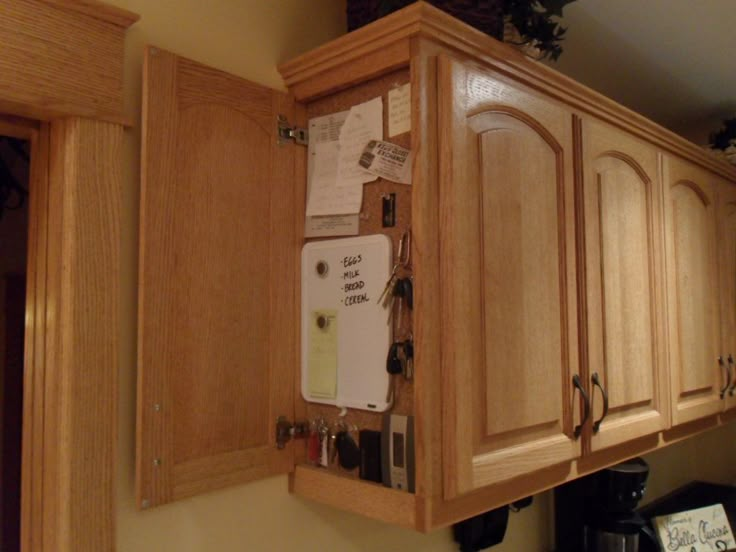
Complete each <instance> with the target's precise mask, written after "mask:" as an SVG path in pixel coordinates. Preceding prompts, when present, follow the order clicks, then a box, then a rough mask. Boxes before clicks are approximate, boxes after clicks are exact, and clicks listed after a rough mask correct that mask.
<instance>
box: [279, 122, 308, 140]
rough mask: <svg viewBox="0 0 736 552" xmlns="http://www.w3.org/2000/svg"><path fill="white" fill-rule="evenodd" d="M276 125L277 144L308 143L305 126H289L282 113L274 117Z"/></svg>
mask: <svg viewBox="0 0 736 552" xmlns="http://www.w3.org/2000/svg"><path fill="white" fill-rule="evenodd" d="M276 125H277V129H278V136H279V145H284V144H289V143H291V142H296V143H297V144H301V145H302V146H308V145H309V131H308V130H307V129H306V128H300V127H294V126H291V125H290V124H289V121H288V120H287V118H286V117H284V116H283V115H279V116H278V117H277V118H276Z"/></svg>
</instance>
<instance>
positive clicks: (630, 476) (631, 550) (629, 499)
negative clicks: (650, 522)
mask: <svg viewBox="0 0 736 552" xmlns="http://www.w3.org/2000/svg"><path fill="white" fill-rule="evenodd" d="M648 475H649V466H648V465H647V463H646V462H645V461H644V460H642V459H641V458H633V459H631V460H627V461H626V462H622V463H620V464H616V465H615V466H611V467H610V468H606V469H604V470H601V471H599V472H598V473H596V474H595V476H594V481H593V484H594V486H595V489H594V491H593V494H592V495H591V496H590V498H589V502H588V508H586V514H585V525H584V527H583V550H584V551H585V552H638V550H639V538H640V535H642V534H644V535H645V536H646V537H653V536H654V535H653V534H650V533H651V531H650V530H649V527H648V526H647V523H646V521H645V520H644V519H643V518H642V517H641V516H640V515H639V514H638V513H637V512H636V506H637V505H638V504H639V501H640V500H641V499H642V498H643V497H644V492H645V491H646V482H647V476H648Z"/></svg>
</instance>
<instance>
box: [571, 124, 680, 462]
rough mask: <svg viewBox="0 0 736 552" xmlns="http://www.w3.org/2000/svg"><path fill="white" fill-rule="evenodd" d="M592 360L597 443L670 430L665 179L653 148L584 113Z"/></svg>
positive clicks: (599, 446)
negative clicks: (663, 212) (597, 384)
mask: <svg viewBox="0 0 736 552" xmlns="http://www.w3.org/2000/svg"><path fill="white" fill-rule="evenodd" d="M582 146H583V147H582V154H583V157H582V165H583V167H584V170H585V174H584V179H583V182H582V183H581V184H582V187H583V189H582V193H583V195H584V209H585V213H584V227H583V228H581V231H582V232H584V234H585V235H584V236H583V239H584V243H585V287H586V290H587V293H586V295H587V310H586V312H585V313H584V315H583V316H584V319H585V322H584V323H586V324H587V334H586V335H587V343H586V345H587V347H588V351H587V362H588V367H587V368H588V370H587V373H586V374H585V376H586V380H587V381H588V382H589V387H590V393H591V397H592V405H593V413H592V416H593V419H594V420H600V419H601V418H602V416H603V396H602V393H603V391H602V390H601V389H599V388H597V387H595V386H593V385H592V376H593V374H594V373H597V374H598V375H599V377H600V381H601V386H602V388H603V390H605V391H606V393H607V395H608V405H609V412H608V414H607V416H606V418H605V420H603V422H602V423H601V425H600V428H599V431H597V432H595V433H592V435H591V436H592V439H591V449H592V450H600V449H602V448H605V447H608V446H612V445H615V444H618V443H621V442H624V441H627V440H630V439H634V438H637V437H641V436H643V435H646V434H647V433H654V432H656V431H659V430H662V429H665V428H666V427H667V426H668V423H669V419H668V415H669V408H668V404H669V400H668V393H667V388H668V381H669V380H668V375H669V374H668V372H667V359H666V350H665V348H664V346H665V335H664V326H663V323H664V315H665V310H664V303H663V296H662V294H661V290H662V289H663V287H664V274H663V266H662V259H663V244H662V243H661V232H658V231H657V229H658V228H660V227H661V224H662V220H661V210H662V206H661V195H662V194H661V177H660V174H659V155H658V151H657V148H655V147H654V146H652V145H650V144H648V143H646V142H641V141H639V140H636V139H634V138H632V137H630V136H628V135H626V134H624V133H623V132H621V131H620V130H618V129H615V128H613V127H611V126H609V125H607V124H604V123H601V122H599V121H596V120H594V119H589V118H588V119H583V126H582Z"/></svg>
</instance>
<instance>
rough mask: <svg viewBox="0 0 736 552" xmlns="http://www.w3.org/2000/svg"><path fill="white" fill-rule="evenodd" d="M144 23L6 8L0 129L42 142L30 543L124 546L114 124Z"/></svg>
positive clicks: (32, 286) (28, 388) (64, 10)
mask: <svg viewBox="0 0 736 552" xmlns="http://www.w3.org/2000/svg"><path fill="white" fill-rule="evenodd" d="M136 20H137V16H135V15H134V14H132V13H130V12H127V11H125V10H121V9H118V8H114V7H109V6H106V5H104V4H102V3H100V2H97V1H95V0H5V1H4V2H2V4H1V5H0V31H2V33H3V49H4V50H3V51H4V52H6V54H7V55H3V56H2V58H1V59H0V112H5V113H6V114H8V115H10V116H11V117H4V118H3V120H2V121H0V133H4V134H7V135H13V136H17V137H20V138H24V139H28V140H30V141H31V176H30V181H31V183H30V192H31V193H30V222H29V253H28V276H27V284H28V285H27V303H26V305H27V306H26V313H27V315H26V343H25V347H26V349H25V364H26V374H25V384H24V385H25V389H24V428H23V473H22V481H21V485H22V491H21V493H22V503H21V541H22V549H23V551H24V552H76V551H78V550H114V549H115V531H114V529H115V500H116V493H115V454H116V445H117V435H116V432H117V366H118V352H117V347H118V328H119V320H118V280H119V274H118V272H119V268H120V267H119V263H120V244H119V242H120V228H119V221H120V202H121V201H120V194H121V180H122V167H121V157H122V149H121V148H122V137H123V128H122V126H121V125H120V124H116V123H118V122H122V121H124V116H123V101H122V89H123V87H122V73H123V71H122V68H123V39H124V32H125V28H127V27H128V26H130V25H131V24H132V23H133V22H135V21H136ZM24 29H32V31H33V32H32V33H31V32H24ZM18 116H20V117H28V118H32V119H40V120H47V119H56V120H55V121H54V123H53V124H51V125H49V124H39V123H37V122H34V121H28V120H25V119H21V118H19V117H18ZM80 116H82V117H90V118H93V119H97V120H90V119H81V118H78V117H80ZM67 117H72V118H67ZM102 120H107V121H111V122H107V123H106V122H101V121H102ZM47 367H48V369H47Z"/></svg>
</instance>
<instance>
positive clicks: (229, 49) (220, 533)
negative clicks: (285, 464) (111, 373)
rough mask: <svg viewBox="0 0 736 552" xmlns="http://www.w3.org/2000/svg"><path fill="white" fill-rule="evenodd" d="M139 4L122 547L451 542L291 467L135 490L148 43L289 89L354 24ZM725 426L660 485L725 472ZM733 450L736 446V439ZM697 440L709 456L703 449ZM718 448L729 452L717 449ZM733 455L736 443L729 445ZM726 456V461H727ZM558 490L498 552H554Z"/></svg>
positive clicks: (130, 152) (680, 458) (283, 8)
mask: <svg viewBox="0 0 736 552" xmlns="http://www.w3.org/2000/svg"><path fill="white" fill-rule="evenodd" d="M108 2H109V3H111V4H115V5H119V6H121V7H124V8H127V9H129V10H131V11H134V12H136V13H139V14H140V15H141V16H142V19H141V21H140V22H139V23H137V24H136V25H135V26H134V27H133V28H132V29H131V30H130V32H129V35H128V42H127V51H126V84H127V86H126V92H127V94H126V102H127V103H126V105H127V108H128V113H129V114H130V115H131V117H132V118H133V120H134V121H135V126H134V128H132V129H131V130H129V131H128V132H127V136H126V144H125V145H126V152H125V155H126V163H125V167H126V185H125V187H124V190H125V191H124V219H123V235H124V243H123V268H124V270H123V285H122V288H123V291H122V293H123V301H122V305H123V313H122V316H123V330H122V332H123V335H122V336H121V339H122V348H121V349H122V352H121V375H120V447H119V464H118V466H119V500H118V506H119V508H118V536H117V541H118V550H119V552H235V551H243V550H248V551H261V550H263V551H282V550H301V551H310V550H314V551H318V550H319V551H333V550H334V551H338V550H339V551H341V552H351V551H369V550H371V551H373V550H381V551H394V550H396V551H399V550H403V551H415V550H421V551H427V552H431V551H450V550H456V546H455V545H454V544H453V543H452V538H451V535H450V531H449V530H443V531H438V532H436V533H433V534H431V535H420V534H415V533H413V532H410V531H406V530H402V529H397V528H394V527H390V526H388V525H384V524H381V523H377V522H373V521H370V520H366V519H363V518H360V517H359V516H354V515H350V514H346V513H342V512H339V511H337V510H333V509H331V508H328V507H324V506H321V505H318V504H314V503H311V502H308V501H305V500H301V499H299V498H296V497H293V496H291V495H289V493H288V491H287V482H286V478H285V477H277V478H272V479H269V480H265V481H260V482H256V483H252V484H249V485H244V486H239V487H235V488H232V489H228V490H225V491H221V492H216V493H211V494H208V495H205V496H202V497H197V498H194V499H190V500H185V501H181V502H178V503H175V504H171V505H168V506H164V507H160V508H156V509H154V510H151V511H146V512H138V511H137V510H136V509H135V505H134V498H133V485H134V456H135V450H134V432H135V323H136V322H135V316H136V287H135V286H136V270H137V249H136V248H137V222H138V189H139V170H138V165H139V149H140V129H139V119H140V75H141V60H142V48H143V45H144V44H146V43H151V44H155V45H157V46H160V47H162V48H165V49H169V50H172V51H174V52H176V53H178V54H181V55H184V56H187V57H190V58H193V59H196V60H198V61H201V62H204V63H207V64H209V65H212V66H215V67H218V68H220V69H224V70H227V71H230V72H232V73H235V74H237V75H240V76H243V77H246V78H248V79H251V80H253V81H256V82H259V83H262V84H266V85H270V86H273V87H283V85H282V82H281V78H280V76H279V74H278V72H277V71H276V65H277V63H279V62H280V61H284V60H286V59H289V58H290V57H293V56H294V55H296V54H298V53H301V52H304V51H306V50H308V49H309V48H311V47H313V46H317V45H319V44H321V43H324V42H326V41H327V40H329V39H330V38H332V37H335V36H338V35H339V34H341V33H343V32H344V27H345V23H344V11H345V5H344V0H210V1H208V2H202V1H201V0H108ZM733 441H734V431H733V430H732V429H731V430H727V431H725V432H724V431H720V432H719V433H718V434H714V436H708V437H705V438H703V439H700V440H698V441H697V442H696V443H685V444H683V445H679V446H678V447H677V448H675V449H673V450H672V451H671V452H670V451H663V452H660V453H658V454H657V455H656V456H654V457H652V462H653V464H654V465H656V475H655V476H654V477H655V481H656V482H654V483H653V485H652V486H653V488H658V489H664V488H666V486H667V484H669V483H671V482H676V483H680V482H684V481H686V480H689V479H690V478H692V477H694V476H695V475H696V474H697V473H698V470H700V473H708V474H709V475H710V474H713V475H715V476H718V477H720V478H725V479H729V478H731V479H736V476H734V475H733V473H731V474H728V473H727V471H728V470H725V469H724V468H723V465H724V464H723V463H721V464H718V463H717V462H716V463H715V465H714V466H711V467H709V468H708V470H709V471H708V470H706V464H705V463H704V461H703V460H700V459H698V458H716V459H717V458H719V457H723V456H722V453H721V452H718V451H722V448H723V447H722V446H721V445H722V443H723V442H728V443H733ZM731 448H734V447H733V446H732V447H731ZM696 450H698V451H702V452H703V454H701V455H696V454H695V452H696ZM719 455H720V456H719ZM726 456H727V458H728V459H730V461H731V462H732V463H733V461H734V460H736V458H734V452H730V454H727V455H726ZM724 462H725V460H724ZM551 519H552V507H551V495H550V493H547V494H545V495H542V496H541V497H537V500H536V501H535V504H534V506H533V507H532V508H531V509H529V510H525V511H524V512H522V513H520V514H515V515H512V516H511V520H510V526H509V530H508V535H507V538H506V542H504V543H503V544H502V545H501V546H498V547H497V548H494V550H497V551H498V552H511V551H522V550H523V551H525V552H534V551H545V550H549V549H550V543H551V542H552V528H551Z"/></svg>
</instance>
